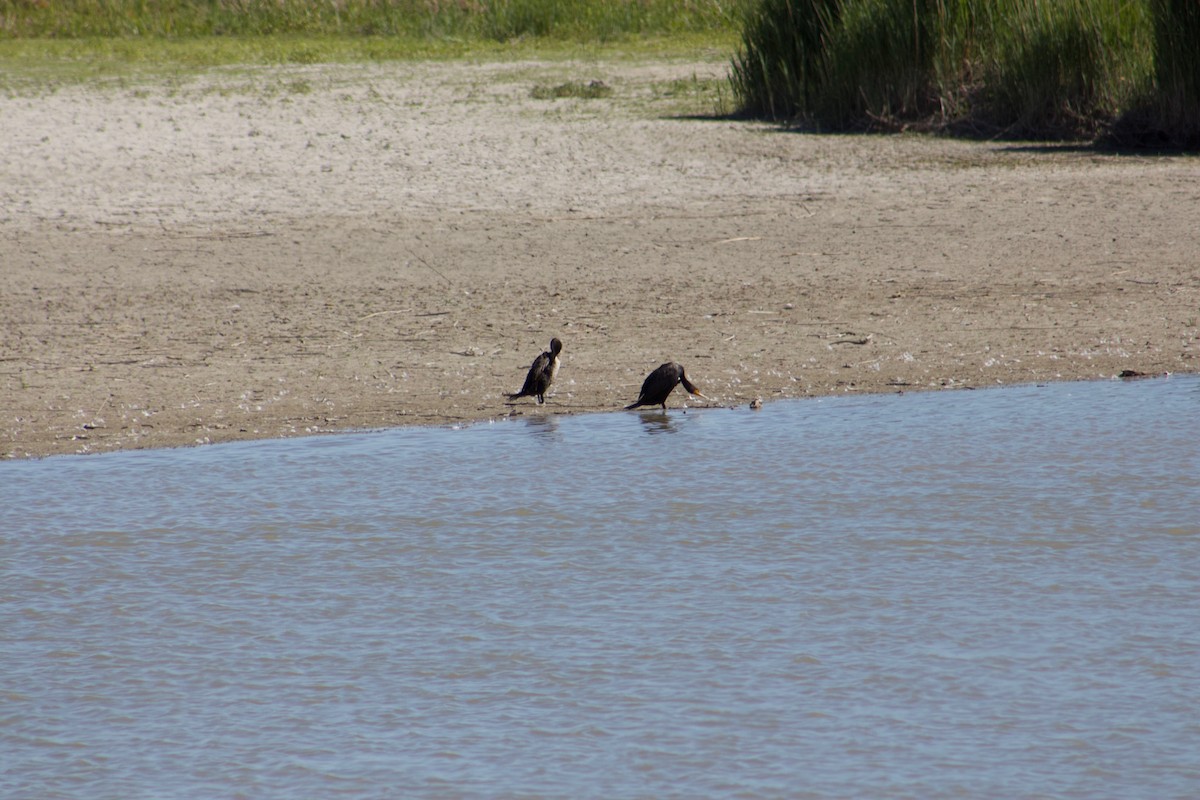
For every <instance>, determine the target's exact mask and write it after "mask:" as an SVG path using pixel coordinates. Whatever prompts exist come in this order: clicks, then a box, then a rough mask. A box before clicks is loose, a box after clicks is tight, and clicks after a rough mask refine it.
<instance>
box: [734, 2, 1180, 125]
mask: <svg viewBox="0 0 1200 800" xmlns="http://www.w3.org/2000/svg"><path fill="white" fill-rule="evenodd" d="M733 83H734V92H735V95H736V97H737V102H738V105H739V107H740V109H741V112H742V113H744V114H746V115H750V116H758V117H768V118H773V119H782V120H789V121H798V122H801V123H803V124H808V125H812V126H815V127H819V128H826V129H837V130H861V129H875V130H895V129H904V128H917V129H925V130H935V131H943V132H955V131H957V132H967V133H973V134H977V135H987V136H1010V137H1034V138H1089V137H1091V138H1094V137H1103V136H1107V135H1109V134H1111V133H1112V132H1113V131H1115V130H1118V129H1119V128H1120V126H1121V123H1122V120H1125V119H1127V118H1128V117H1130V115H1136V116H1137V119H1139V120H1140V121H1141V124H1142V125H1143V126H1144V127H1146V129H1148V130H1149V129H1153V130H1155V131H1156V133H1155V136H1157V138H1158V140H1160V141H1162V142H1164V143H1165V142H1172V143H1176V144H1180V143H1186V142H1188V141H1191V140H1193V139H1195V138H1197V136H1198V135H1200V120H1198V117H1200V3H1196V2H1195V0H1128V1H1122V0H995V1H994V2H991V3H976V2H969V0H762V1H761V2H760V3H759V5H758V6H757V7H756V8H755V9H754V10H753V11H752V13H751V14H750V15H749V16H748V18H747V22H746V25H745V28H744V31H743V36H742V46H741V48H740V49H739V52H738V54H737V56H736V57H735V58H734V64H733ZM1126 127H1128V126H1126Z"/></svg>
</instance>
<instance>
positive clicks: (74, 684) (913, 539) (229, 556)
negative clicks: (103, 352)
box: [0, 377, 1200, 800]
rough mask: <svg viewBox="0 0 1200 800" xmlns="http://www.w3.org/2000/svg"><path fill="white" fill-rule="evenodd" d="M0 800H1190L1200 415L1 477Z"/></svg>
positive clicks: (1031, 393)
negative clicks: (340, 799)
mask: <svg viewBox="0 0 1200 800" xmlns="http://www.w3.org/2000/svg"><path fill="white" fill-rule="evenodd" d="M0 481H2V482H3V486H4V490H5V491H4V493H5V496H6V498H7V501H6V504H5V505H6V506H7V508H6V510H5V511H4V512H3V530H2V531H0V550H2V552H3V559H2V560H0V592H2V595H0V596H2V600H3V602H2V604H0V631H3V639H4V641H3V647H2V649H0V681H2V683H0V690H2V692H3V694H2V697H3V703H2V705H0V708H2V709H3V711H2V713H0V753H2V755H0V796H2V797H5V798H55V797H69V798H89V799H90V798H198V797H214V798H215V797H248V798H297V797H336V796H351V797H446V796H458V797H504V796H514V795H520V796H548V797H597V798H599V797H603V798H609V797H670V796H674V797H688V798H695V797H784V796H785V797H813V798H825V797H828V798H835V797H836V798H842V797H889V798H890V797H913V798H938V797H963V796H965V797H1004V798H1015V797H1033V796H1054V797H1079V798H1097V797H1121V798H1155V800H1159V799H1160V798H1171V797H1174V798H1185V797H1186V798H1194V797H1196V796H1200V379H1196V378H1192V377H1172V378H1170V379H1156V380H1147V381H1140V382H1134V383H1118V382H1102V383H1089V384H1057V385H1050V386H1044V387H1032V386H1030V387H1020V388H1008V389H993V390H987V391H977V392H968V391H961V392H951V393H936V394H916V395H906V396H873V397H853V398H833V399H823V400H805V401H791V402H779V403H775V404H770V405H768V406H767V407H766V408H764V409H763V410H761V411H758V412H753V411H750V410H748V409H746V410H741V409H739V410H724V409H716V410H696V409H693V410H690V411H687V412H686V413H685V412H683V411H682V410H679V409H675V410H671V411H669V412H667V413H666V414H662V413H655V412H647V413H640V414H639V413H635V412H625V413H614V414H601V415H589V416H582V417H554V416H548V417H544V416H533V415H531V416H527V417H525V418H524V419H523V420H519V421H514V422H506V423H497V424H492V425H477V426H473V427H469V428H466V429H464V430H447V429H426V430H396V431H388V432H378V433H364V434H356V435H344V436H332V437H326V438H309V439H298V440H290V441H272V442H258V443H245V444H231V445H220V446H212V447H205V448H199V449H185V450H166V451H147V452H134V453H124V454H112V455H100V456H91V457H85V458H81V457H69V458H52V459H46V460H43V461H26V462H9V463H4V464H0Z"/></svg>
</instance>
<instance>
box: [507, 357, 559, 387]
mask: <svg viewBox="0 0 1200 800" xmlns="http://www.w3.org/2000/svg"><path fill="white" fill-rule="evenodd" d="M549 382H550V354H549V353H542V354H541V355H540V356H538V357H537V358H535V359H534V360H533V364H531V365H530V367H529V374H528V375H526V376H525V385H524V386H522V387H521V391H519V392H517V393H516V395H514V396H515V397H529V396H531V395H536V394H541V393H542V392H544V391H546V386H547V384H549Z"/></svg>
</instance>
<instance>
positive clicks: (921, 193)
mask: <svg viewBox="0 0 1200 800" xmlns="http://www.w3.org/2000/svg"><path fill="white" fill-rule="evenodd" d="M725 68H726V65H725V63H724V62H723V61H721V60H720V59H714V60H712V61H708V62H696V63H693V62H661V63H643V62H629V63H625V62H615V61H614V62H588V63H567V62H554V63H531V62H521V63H486V64H474V63H438V64H417V65H413V64H393V65H382V66H380V65H373V66H372V65H364V66H352V67H346V66H339V67H311V68H304V69H275V70H267V69H264V70H255V71H224V72H214V73H212V74H211V75H209V76H206V77H204V78H202V79H197V80H195V81H191V82H188V83H186V84H184V85H179V84H178V83H177V82H168V81H163V82H161V83H153V82H151V83H148V84H145V85H138V86H134V87H129V86H125V87H120V86H115V87H105V88H95V87H93V88H70V89H61V90H59V91H56V92H52V93H51V92H47V93H43V94H39V95H38V96H8V97H3V98H0V118H3V119H4V120H5V121H6V124H5V129H6V132H7V133H8V135H9V139H10V142H9V146H8V147H7V148H5V150H4V151H3V152H0V176H2V180H0V198H2V200H3V202H2V203H0V263H2V264H3V265H4V267H3V269H4V278H5V280H4V291H3V293H0V305H2V308H0V313H2V315H3V320H4V325H3V329H2V330H3V339H2V340H0V341H2V345H0V410H2V411H3V424H0V456H2V457H5V458H23V457H35V456H44V455H52V454H62V453H85V452H103V451H108V450H116V449H129V448H141V447H162V446H178V445H191V444H196V443H206V442H220V441H230V440H235V439H250V438H271V437H278V436H293V435H303V434H306V433H314V432H322V431H332V430H349V429H357V428H378V427H389V426H395V425H406V424H441V423H446V422H452V421H464V420H465V421H470V420H484V419H489V418H496V417H500V416H504V415H507V414H512V413H521V414H562V413H578V412H587V411H598V410H607V409H617V408H620V407H621V406H623V405H624V404H626V403H628V402H630V401H632V400H633V399H634V397H635V396H636V394H637V388H638V386H639V385H640V383H641V380H642V378H643V377H644V376H645V374H646V373H647V372H648V371H649V370H650V369H651V368H653V367H654V366H657V365H658V364H659V363H661V362H662V361H665V360H669V359H670V360H677V361H680V362H682V363H683V364H684V365H685V366H686V367H687V369H688V374H689V376H690V377H691V378H692V379H693V380H694V381H695V382H696V383H697V384H698V385H699V386H700V388H701V389H702V391H704V393H705V394H706V395H708V396H709V397H711V398H713V400H714V403H716V404H721V405H738V404H743V403H747V402H749V401H750V400H752V399H754V398H757V397H761V398H762V399H763V400H764V401H767V402H769V401H771V400H773V399H777V398H781V397H799V396H806V395H818V394H829V393H841V392H881V391H901V390H903V391H915V390H923V389H936V388H943V387H966V386H969V387H979V386H992V385H996V384H1007V383H1024V382H1032V381H1046V380H1065V379H1085V378H1110V377H1112V376H1114V375H1116V374H1118V373H1119V372H1120V371H1121V370H1126V369H1129V370H1137V371H1139V372H1146V373H1160V372H1195V371H1197V368H1198V366H1200V365H1198V362H1197V341H1196V340H1197V334H1198V331H1200V329H1198V327H1197V326H1198V324H1200V224H1197V219H1200V216H1198V214H1200V161H1197V160H1196V159H1195V158H1189V157H1176V156H1167V157H1132V156H1117V155H1102V154H1096V153H1092V152H1089V151H1085V150H1075V149H1071V148H1066V147H1058V148H1056V147H1045V148H1043V147H1036V146H1033V147H1025V146H1019V145H1013V144H1004V143H999V144H998V143H986V142H956V141H941V140H935V139H927V138H920V137H907V136H905V137H831V136H807V135H796V134H792V133H786V132H780V131H777V130H775V129H773V128H771V127H768V126H763V125H758V124H754V123H744V122H731V121H723V120H722V121H716V120H705V119H697V118H696V117H695V116H694V115H696V114H702V113H704V112H705V111H707V110H708V109H709V107H710V106H709V103H710V99H709V98H708V97H707V96H706V95H705V88H704V87H705V84H704V81H705V79H707V78H709V77H712V76H719V75H721V74H723V72H724V70H725ZM592 79H599V80H604V81H605V82H606V83H608V84H609V85H610V86H612V87H613V89H614V92H613V95H612V97H610V98H607V99H600V100H573V99H561V100H535V99H534V98H532V97H531V89H532V87H533V86H535V85H539V84H541V85H546V84H550V85H553V84H555V83H558V82H561V81H565V80H592ZM551 336H558V337H560V338H561V339H562V340H563V342H564V345H565V348H564V352H563V366H562V370H561V372H560V375H559V382H558V384H557V385H556V387H555V389H554V390H553V392H552V397H551V402H550V403H548V404H547V405H546V406H544V407H541V408H538V407H536V406H535V405H534V404H533V403H532V401H524V400H523V401H519V402H518V403H516V404H513V405H510V404H507V403H506V400H505V394H506V393H507V392H513V391H516V390H517V389H518V388H519V387H520V384H521V380H522V379H523V377H524V373H525V370H526V369H527V368H528V366H529V363H530V361H531V360H532V359H533V357H534V356H535V355H537V353H539V352H540V351H541V350H542V349H544V348H545V347H546V345H547V343H548V342H549V339H550V337H551ZM674 402H675V404H676V405H678V404H681V403H682V402H683V397H682V394H680V395H677V396H676V398H675V401H674Z"/></svg>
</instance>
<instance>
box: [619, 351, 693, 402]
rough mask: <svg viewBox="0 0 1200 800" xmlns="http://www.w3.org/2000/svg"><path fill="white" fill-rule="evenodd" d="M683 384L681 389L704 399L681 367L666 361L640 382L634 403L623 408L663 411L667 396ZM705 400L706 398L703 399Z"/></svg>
mask: <svg viewBox="0 0 1200 800" xmlns="http://www.w3.org/2000/svg"><path fill="white" fill-rule="evenodd" d="M681 383H682V384H683V388H684V389H687V391H688V392H689V393H691V394H694V395H696V397H704V395H702V394H700V390H699V389H697V388H696V387H695V386H693V385H692V382H691V381H689V380H688V379H687V375H686V374H684V372H683V365H682V364H676V363H675V362H674V361H668V362H667V363H666V364H663V365H662V366H660V367H659V368H658V369H656V370H654V372H651V373H650V374H649V375H647V376H646V380H644V381H643V382H642V391H641V393H640V394H638V399H637V402H636V403H630V404H629V405H627V406H625V408H627V409H629V408H637V407H638V406H662V407H663V409H664V410H665V409H666V407H667V396H668V395H670V394H671V392H673V391H675V387H676V386H678V385H679V384H681ZM705 399H706V400H707V399H708V398H705Z"/></svg>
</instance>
